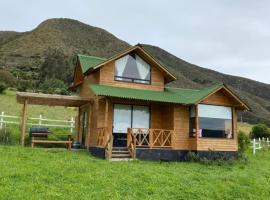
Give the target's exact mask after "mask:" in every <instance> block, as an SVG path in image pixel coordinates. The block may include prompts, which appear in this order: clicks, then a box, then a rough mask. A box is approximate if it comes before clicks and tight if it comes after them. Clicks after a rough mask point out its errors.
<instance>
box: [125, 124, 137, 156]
mask: <svg viewBox="0 0 270 200" xmlns="http://www.w3.org/2000/svg"><path fill="white" fill-rule="evenodd" d="M127 148H128V151H129V153H130V155H131V157H132V158H133V159H135V158H136V143H135V137H134V136H133V135H132V129H131V128H128V132H127Z"/></svg>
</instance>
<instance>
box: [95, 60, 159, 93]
mask: <svg viewBox="0 0 270 200" xmlns="http://www.w3.org/2000/svg"><path fill="white" fill-rule="evenodd" d="M114 70H115V66H114V61H112V62H110V63H108V64H106V65H104V66H103V67H101V68H100V84H102V85H112V86H119V87H127V88H135V89H149V90H157V91H163V90H164V77H163V74H162V73H161V72H160V71H159V70H158V69H157V68H156V67H151V84H150V85H148V84H140V83H129V82H123V81H115V80H114Z"/></svg>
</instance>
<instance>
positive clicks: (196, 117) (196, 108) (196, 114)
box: [195, 105, 199, 138]
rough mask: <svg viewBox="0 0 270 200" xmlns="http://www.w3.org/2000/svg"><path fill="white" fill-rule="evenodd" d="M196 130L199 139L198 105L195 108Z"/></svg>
mask: <svg viewBox="0 0 270 200" xmlns="http://www.w3.org/2000/svg"><path fill="white" fill-rule="evenodd" d="M195 129H196V137H197V138H198V136H199V134H198V131H199V118H198V105H196V106H195Z"/></svg>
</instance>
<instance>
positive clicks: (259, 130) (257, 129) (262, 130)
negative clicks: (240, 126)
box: [250, 124, 270, 138]
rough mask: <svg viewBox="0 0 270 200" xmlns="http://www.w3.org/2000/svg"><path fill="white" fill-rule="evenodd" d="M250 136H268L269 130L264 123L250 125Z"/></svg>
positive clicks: (269, 134) (269, 135)
mask: <svg viewBox="0 0 270 200" xmlns="http://www.w3.org/2000/svg"><path fill="white" fill-rule="evenodd" d="M250 136H251V138H262V137H270V131H269V129H268V127H267V126H266V125H265V124H257V125H255V126H253V127H252V130H251V132H250Z"/></svg>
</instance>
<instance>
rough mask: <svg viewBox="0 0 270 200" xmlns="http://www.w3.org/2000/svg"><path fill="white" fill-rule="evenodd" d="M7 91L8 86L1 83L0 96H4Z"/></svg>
mask: <svg viewBox="0 0 270 200" xmlns="http://www.w3.org/2000/svg"><path fill="white" fill-rule="evenodd" d="M6 89H7V85H6V84H5V83H3V82H0V94H3V93H4V91H5V90H6Z"/></svg>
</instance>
